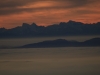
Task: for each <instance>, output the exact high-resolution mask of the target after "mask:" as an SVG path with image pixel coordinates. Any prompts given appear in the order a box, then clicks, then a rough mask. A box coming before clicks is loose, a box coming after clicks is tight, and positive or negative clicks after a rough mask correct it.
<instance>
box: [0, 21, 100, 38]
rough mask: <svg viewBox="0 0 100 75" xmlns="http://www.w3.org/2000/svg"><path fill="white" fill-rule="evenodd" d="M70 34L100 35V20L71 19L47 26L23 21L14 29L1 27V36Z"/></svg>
mask: <svg viewBox="0 0 100 75" xmlns="http://www.w3.org/2000/svg"><path fill="white" fill-rule="evenodd" d="M68 35H100V22H97V23H94V24H84V23H81V22H75V21H71V20H70V21H69V22H67V23H66V22H61V23H59V24H55V25H50V26H47V27H44V26H38V25H36V24H35V23H33V24H31V25H29V24H27V23H23V25H22V26H18V27H15V28H12V29H5V28H0V37H31V36H32V37H33V36H68Z"/></svg>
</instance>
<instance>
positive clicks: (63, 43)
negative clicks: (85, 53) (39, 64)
mask: <svg viewBox="0 0 100 75" xmlns="http://www.w3.org/2000/svg"><path fill="white" fill-rule="evenodd" d="M92 46H100V38H93V39H90V40H87V41H84V42H77V41H67V40H65V39H57V40H53V41H43V42H39V43H33V44H27V45H24V46H21V47H18V48H45V47H92Z"/></svg>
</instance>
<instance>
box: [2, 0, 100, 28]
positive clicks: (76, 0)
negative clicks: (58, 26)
mask: <svg viewBox="0 0 100 75" xmlns="http://www.w3.org/2000/svg"><path fill="white" fill-rule="evenodd" d="M99 3H100V0H1V1H0V27H7V28H11V27H15V26H17V25H21V23H23V22H28V23H32V22H36V23H37V24H40V25H47V24H52V23H58V22H60V21H68V20H70V19H72V20H76V21H81V22H87V23H92V22H96V21H100V18H99V17H100V14H99V13H100V10H99V7H100V4H99ZM9 17H10V19H9Z"/></svg>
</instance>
